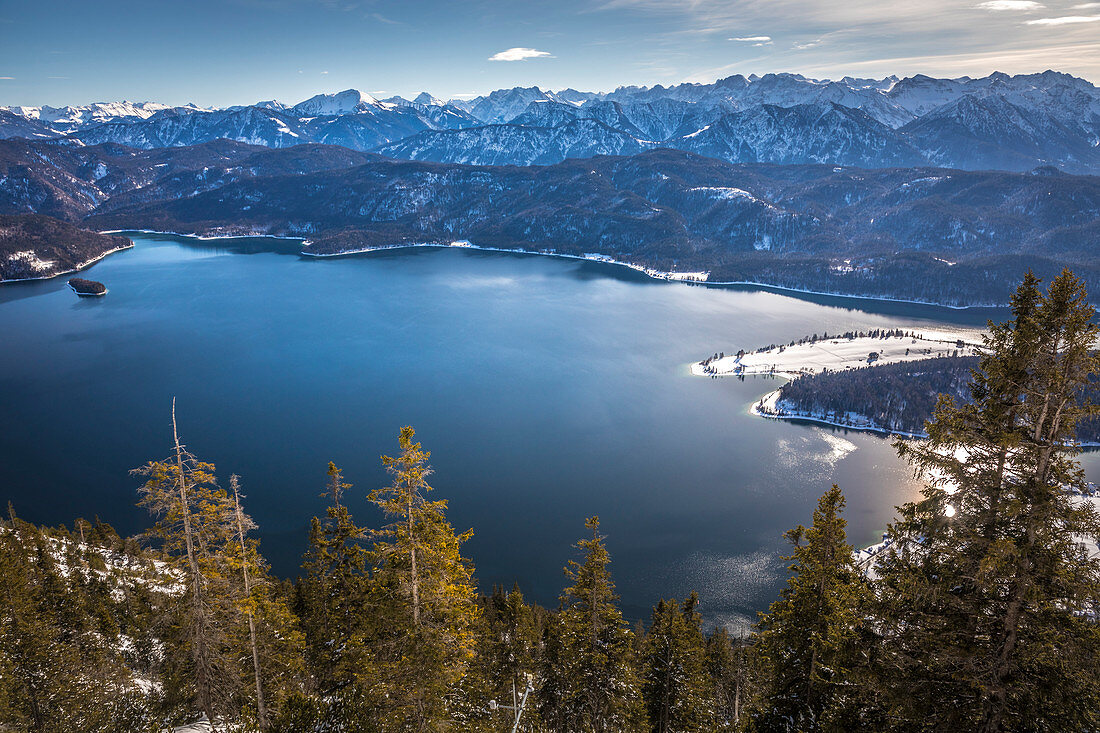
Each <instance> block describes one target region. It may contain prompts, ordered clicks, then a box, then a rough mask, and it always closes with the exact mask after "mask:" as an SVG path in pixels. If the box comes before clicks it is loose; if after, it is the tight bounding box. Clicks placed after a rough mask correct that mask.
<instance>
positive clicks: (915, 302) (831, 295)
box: [701, 280, 1009, 311]
mask: <svg viewBox="0 0 1100 733" xmlns="http://www.w3.org/2000/svg"><path fill="white" fill-rule="evenodd" d="M701 284H702V285H708V286H710V285H715V286H719V287H724V286H735V287H746V286H747V287H753V288H760V289H762V290H779V291H781V292H782V293H800V294H802V295H820V296H824V297H828V298H847V299H849V300H874V301H878V302H882V303H904V304H907V305H927V306H931V307H933V308H949V309H951V310H955V311H965V310H971V309H977V308H1008V307H1009V306H1008V304H1007V303H1005V304H1002V305H997V304H993V303H976V304H974V305H949V304H947V303H937V302H935V301H931V300H913V299H910V298H891V297H889V296H886V295H852V294H850V293H835V292H829V291H827V290H807V289H805V288H794V287H788V286H785V285H768V284H767V283H759V282H752V281H750V280H729V281H726V282H719V281H707V282H705V283H701Z"/></svg>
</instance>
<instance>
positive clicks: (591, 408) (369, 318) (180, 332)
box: [0, 235, 989, 620]
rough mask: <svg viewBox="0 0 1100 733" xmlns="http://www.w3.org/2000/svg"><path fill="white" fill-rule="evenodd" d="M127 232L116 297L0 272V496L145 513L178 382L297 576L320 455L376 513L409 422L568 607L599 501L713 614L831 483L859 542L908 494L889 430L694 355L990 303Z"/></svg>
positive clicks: (212, 448)
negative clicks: (764, 397) (571, 575)
mask: <svg viewBox="0 0 1100 733" xmlns="http://www.w3.org/2000/svg"><path fill="white" fill-rule="evenodd" d="M134 239H135V241H136V242H137V247H136V248H134V249H132V250H129V251H126V252H123V253H119V254H115V255H112V256H110V257H108V258H107V259H106V260H104V261H102V262H100V263H99V264H97V265H95V266H94V267H93V268H91V269H90V270H88V272H87V273H86V276H87V277H90V278H93V279H97V280H102V281H103V282H104V283H106V284H107V286H108V287H109V288H110V293H109V295H107V296H106V297H105V298H101V299H78V298H77V297H76V296H75V295H74V294H73V293H72V292H70V291H69V290H68V288H67V287H66V286H65V282H64V280H65V279H64V278H60V279H57V280H53V281H48V282H39V283H28V284H9V285H5V286H3V287H0V500H3V501H7V500H11V501H12V502H14V505H15V508H16V511H17V513H19V514H20V515H22V516H23V517H24V518H26V519H28V520H32V521H38V522H48V523H61V522H66V523H69V522H71V521H72V520H73V518H74V517H77V516H84V517H87V518H92V517H94V516H96V515H98V516H99V517H101V518H102V519H104V520H106V521H109V522H111V523H112V524H114V525H115V526H116V527H118V528H119V530H120V531H122V532H124V533H132V532H137V531H139V530H141V529H142V528H143V527H144V526H146V525H147V523H148V520H147V518H146V517H145V516H144V514H143V513H142V512H141V511H140V510H139V509H137V508H136V507H135V506H134V502H135V500H136V494H135V489H136V487H137V486H138V483H139V482H138V481H137V480H136V479H134V478H132V477H130V476H129V475H128V474H127V470H128V469H130V468H133V467H135V466H139V465H141V464H142V463H144V462H146V461H148V460H150V459H155V458H160V457H163V456H165V455H167V453H168V449H169V443H170V437H171V436H170V424H169V407H170V402H171V398H172V396H173V395H175V396H176V397H177V399H178V414H179V420H180V429H181V433H182V435H183V437H184V439H185V440H186V441H187V443H188V444H189V446H190V447H191V449H192V450H193V451H194V452H195V453H196V454H197V455H198V456H199V457H201V458H203V459H206V460H210V461H213V462H215V463H216V464H217V465H218V468H219V474H220V475H221V476H223V478H224V477H227V476H228V475H229V473H231V472H235V473H239V474H240V475H241V476H242V477H243V483H244V487H245V491H246V493H247V495H248V500H247V505H248V509H249V511H250V512H251V513H252V515H253V516H254V517H255V519H256V520H257V521H258V523H259V524H260V527H261V535H262V538H263V547H264V550H265V552H266V554H267V555H268V557H269V558H270V559H271V560H272V562H273V563H274V565H275V568H276V570H277V571H279V572H281V573H284V574H293V573H294V571H295V568H296V565H297V561H298V557H299V556H300V554H301V552H302V550H303V549H304V546H305V531H306V527H307V524H308V521H309V518H310V517H311V516H312V515H314V514H317V513H320V512H322V511H323V502H322V500H321V499H319V498H318V493H319V492H320V491H321V489H322V484H323V480H324V472H325V467H326V463H327V461H329V460H334V461H336V462H337V463H338V464H339V465H340V466H342V467H343V468H344V470H345V474H346V476H347V478H348V480H349V481H351V482H353V483H354V484H355V488H354V489H353V490H352V494H353V501H352V506H353V509H355V510H356V511H357V515H358V516H359V518H360V519H361V520H363V521H364V522H369V523H376V522H377V521H378V517H377V516H376V515H375V514H374V513H373V512H372V511H371V510H370V509H369V508H368V507H367V506H366V503H365V501H364V499H363V497H364V496H365V494H366V492H367V491H368V490H369V489H370V488H372V487H374V486H377V485H381V484H382V483H383V482H384V481H385V476H384V474H383V472H382V470H381V466H380V462H379V456H380V454H382V453H392V452H393V451H394V450H395V449H396V437H397V431H398V429H399V428H400V426H402V425H406V424H411V425H413V426H415V427H416V429H417V434H418V437H419V438H420V439H421V440H422V441H423V442H424V444H425V447H427V448H428V449H430V450H431V451H432V453H433V456H432V462H433V464H434V466H435V469H436V475H435V476H434V482H433V483H434V485H435V487H436V489H437V493H438V494H439V495H440V496H442V497H445V498H447V499H448V500H449V501H450V517H451V518H452V520H453V522H454V524H455V525H456V527H458V528H459V529H466V528H467V527H473V528H474V530H475V536H474V539H473V540H472V541H471V542H470V543H469V544H468V545H467V546H466V553H467V555H468V556H469V557H471V558H472V559H473V561H474V563H475V565H476V567H477V574H478V577H479V579H480V581H481V583H482V586H483V587H485V588H488V587H491V585H492V584H494V583H503V584H507V585H509V586H510V585H511V584H512V583H513V582H514V581H518V582H519V583H520V585H521V586H522V587H523V588H524V589H525V591H526V592H527V593H528V595H529V596H532V597H533V598H535V599H536V600H538V601H540V602H542V603H546V604H553V603H555V599H556V597H557V594H558V592H559V590H560V588H561V586H562V584H563V583H562V581H563V579H562V573H561V568H562V566H563V565H564V563H565V561H566V559H567V558H568V557H570V553H571V544H572V543H573V542H574V541H575V540H576V539H577V538H578V537H579V536H580V535H581V534H582V533H583V532H584V526H583V523H584V518H585V517H586V516H589V515H592V514H598V515H600V518H601V522H602V527H603V529H604V530H605V532H606V533H607V535H608V536H609V544H610V548H611V551H612V557H613V566H612V567H613V572H614V576H615V579H616V581H617V583H618V588H619V591H620V592H621V594H622V597H623V603H624V607H625V608H626V610H627V613H628V615H629V616H631V617H639V616H643V615H646V614H647V612H648V608H649V606H650V605H651V604H652V603H654V602H655V601H656V600H657V599H658V598H660V597H671V596H683V595H685V594H686V593H688V592H689V591H690V590H691V589H697V590H698V591H699V592H700V594H701V596H702V599H703V603H704V610H705V611H706V612H707V614H708V616H709V617H710V618H711V619H713V620H733V619H736V618H738V617H741V616H744V615H751V614H752V613H753V612H755V611H756V610H757V609H761V608H763V607H765V606H766V605H767V603H768V602H770V601H771V600H772V599H773V598H774V596H775V593H776V591H777V589H778V587H779V585H780V584H781V582H782V571H781V568H782V566H781V564H780V563H779V561H778V559H777V553H778V551H779V550H780V549H781V542H780V540H779V538H780V535H781V533H782V532H783V531H784V530H786V529H788V528H789V527H791V526H793V525H795V524H797V523H800V522H802V523H808V522H809V521H810V513H811V511H812V507H813V505H814V502H815V500H816V498H817V497H818V495H819V494H820V493H821V492H822V491H823V490H824V489H825V488H827V487H828V486H829V485H830V484H832V483H833V482H837V483H839V484H840V485H841V486H842V487H843V488H844V489H845V491H846V493H847V497H848V506H849V511H848V519H849V522H850V531H851V537H852V539H853V541H855V542H870V541H873V540H875V539H877V537H878V534H879V532H880V531H881V529H882V527H883V526H884V525H885V523H886V522H887V521H888V520H889V519H890V518H891V516H892V507H893V506H894V505H895V504H897V503H900V502H902V501H905V500H906V499H908V498H910V497H911V496H913V495H914V492H915V490H916V488H915V485H914V484H913V482H912V481H911V480H910V479H909V477H908V473H907V470H906V469H905V467H904V466H902V465H901V464H900V463H899V461H898V460H897V459H896V458H895V457H894V455H893V451H892V449H891V448H890V446H889V443H888V442H887V441H885V440H883V439H882V438H879V437H875V436H872V435H867V434H861V433H853V432H838V431H833V430H829V429H824V428H819V427H813V426H807V425H794V424H789V423H782V422H773V421H767V420H762V419H759V418H754V417H751V416H749V415H748V414H747V413H746V410H747V408H748V406H749V405H750V403H752V402H753V401H755V400H756V399H757V398H758V397H759V396H760V395H761V394H762V393H764V392H766V391H770V389H772V388H773V387H774V386H776V385H777V383H775V382H772V381H768V380H763V379H758V380H748V381H744V382H740V381H737V380H735V379H724V380H711V379H702V378H697V377H690V376H689V375H688V373H687V364H688V363H689V362H691V361H694V360H697V359H699V358H701V357H704V356H706V355H708V354H710V353H713V352H714V351H720V350H724V351H727V352H728V351H734V350H736V349H737V348H741V347H744V348H753V347H756V346H760V345H764V344H769V343H772V342H780V341H789V340H792V339H795V338H798V337H801V336H803V335H807V334H809V333H814V332H821V331H823V330H828V331H829V332H836V331H843V330H848V329H868V328H876V327H893V326H898V325H900V326H928V325H931V324H937V323H944V322H946V321H952V322H954V323H957V324H964V325H976V324H980V323H982V322H984V319H985V318H986V317H987V316H988V315H989V314H988V313H974V312H952V311H947V310H943V309H934V308H926V307H918V306H900V305H896V304H895V305H890V304H880V306H879V307H878V312H869V311H867V310H855V309H852V304H853V303H855V302H856V301H841V300H836V299H828V298H818V299H816V300H817V302H813V301H811V300H806V299H796V298H792V297H787V296H784V295H778V294H774V293H767V292H760V291H751V290H740V291H738V290H723V289H712V288H704V287H697V286H694V287H693V286H687V285H681V284H672V283H659V282H654V281H650V280H646V279H643V278H642V277H641V276H638V275H635V274H634V273H631V272H630V271H627V270H623V269H620V268H614V267H612V266H607V265H599V264H594V263H584V262H578V261H569V260H560V259H551V258H543V257H525V256H518V255H506V254H495V253H494V254H490V253H478V252H472V251H457V250H432V249H418V250H406V251H403V252H395V253H389V254H379V255H370V256H365V257H359V258H346V259H340V260H323V261H316V260H306V259H302V258H299V257H298V256H297V255H296V254H294V253H295V252H296V250H297V247H296V245H294V244H293V243H279V242H276V241H274V240H234V241H224V240H223V241H220V242H216V243H213V242H210V243H198V242H194V241H188V240H177V239H172V238H168V237H153V236H146V235H141V236H135V237H134ZM280 250H281V251H280ZM859 305H860V306H861V307H864V308H872V309H873V308H875V307H876V306H875V304H868V303H866V302H859Z"/></svg>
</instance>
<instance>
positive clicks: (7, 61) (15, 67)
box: [0, 0, 1100, 107]
mask: <svg viewBox="0 0 1100 733" xmlns="http://www.w3.org/2000/svg"><path fill="white" fill-rule="evenodd" d="M0 28H2V29H3V35H4V40H5V43H4V44H2V46H0V103H2V104H4V105H10V106H16V105H23V106H41V105H50V106H63V105H66V104H86V103H89V102H92V101H118V100H123V99H126V100H137V101H156V102H163V103H165V104H171V105H182V104H186V103H192V102H193V103H195V104H197V105H200V106H204V107H225V106H230V105H233V104H242V103H248V102H254V101H259V100H266V99H278V100H282V101H298V100H302V99H306V98H308V97H310V96H313V95H314V94H316V93H318V92H319V91H322V90H343V89H348V88H354V89H359V90H362V91H364V92H367V93H369V94H371V95H372V96H375V97H389V96H394V95H400V96H405V97H409V96H414V95H415V94H417V93H419V92H421V91H428V92H429V93H431V94H432V95H433V96H436V97H438V98H440V99H449V98H465V97H471V96H477V95H479V94H485V93H488V92H490V91H493V90H495V89H505V88H510V87H515V86H525V87H529V86H539V87H541V88H543V89H564V88H569V87H572V88H575V89H580V90H585V91H589V90H599V91H610V90H612V89H614V88H616V87H618V86H653V85H656V84H662V85H664V86H668V85H669V84H676V83H681V82H709V81H713V80H715V79H719V78H724V77H726V76H730V75H732V74H738V73H740V74H744V75H745V76H749V75H750V74H754V73H755V74H758V75H763V74H765V73H769V72H771V73H781V72H783V71H787V72H789V73H799V74H803V75H805V76H807V77H810V78H815V79H823V78H830V79H840V78H842V77H844V76H852V77H859V78H883V77H886V76H890V75H896V76H899V77H905V76H912V75H914V74H918V73H922V74H926V75H928V76H932V77H939V78H945V77H946V78H954V77H959V76H970V77H983V76H987V75H988V74H990V73H992V72H993V71H1002V72H1004V73H1007V74H1013V75H1014V74H1019V73H1038V72H1041V71H1043V70H1046V69H1055V70H1059V71H1063V72H1065V73H1069V74H1072V75H1074V76H1078V77H1082V78H1085V79H1089V80H1093V79H1100V35H1098V34H1097V32H1096V31H1097V29H1100V2H1079V1H1077V0H1061V1H1059V2H1037V1H1036V0H986V1H984V2H981V1H971V2H958V1H957V0H931V1H930V2H928V3H924V4H922V5H921V6H920V7H916V6H914V5H912V4H908V3H901V2H875V1H874V0H854V1H853V2H849V3H846V4H844V5H843V6H836V5H835V4H827V3H822V2H819V1H818V0H772V1H771V2H767V3H764V2H761V0H734V1H733V2H729V1H725V0H602V1H600V2H585V1H582V0H560V1H559V2H542V1H536V2H529V3H523V4H521V5H518V6H517V5H512V4H506V3H503V2H501V1H500V0H473V1H471V2H467V3H461V4H458V3H444V2H440V1H439V0H425V1H424V2H417V3H399V2H395V1H393V0H373V1H361V0H228V2H213V0H197V1H196V2H194V3H191V4H188V5H186V6H182V5H168V4H159V3H154V4H142V3H134V2H131V1H130V0H107V1H106V2H104V3H99V4H96V5H94V6H93V5H83V4H76V3H72V2H62V1H59V0H43V1H42V2H38V3H16V2H14V1H13V0H0ZM959 49H966V50H965V51H960V50H959Z"/></svg>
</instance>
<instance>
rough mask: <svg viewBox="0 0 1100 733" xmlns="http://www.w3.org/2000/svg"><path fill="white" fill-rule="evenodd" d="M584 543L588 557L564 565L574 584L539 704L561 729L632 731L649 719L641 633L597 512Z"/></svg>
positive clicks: (549, 650)
mask: <svg viewBox="0 0 1100 733" xmlns="http://www.w3.org/2000/svg"><path fill="white" fill-rule="evenodd" d="M585 527H587V528H588V529H589V530H591V532H592V535H591V537H590V538H586V539H582V540H580V541H579V542H578V543H577V548H578V550H579V551H580V552H581V554H582V556H583V559H582V560H581V561H580V562H578V561H576V560H570V561H569V565H568V566H567V567H566V568H565V573H566V576H567V577H568V578H569V580H570V583H571V585H570V586H569V587H567V588H566V589H565V590H564V591H563V593H562V596H561V609H560V610H559V611H558V614H557V619H556V621H555V623H554V624H553V625H552V626H551V628H550V630H549V632H548V634H547V640H546V654H545V660H544V670H543V680H542V685H541V687H540V689H539V691H538V707H539V711H540V715H541V719H542V721H543V723H544V724H546V725H547V726H549V727H550V728H552V729H554V730H570V731H632V730H641V729H642V728H644V725H645V710H644V707H643V704H642V696H641V680H640V678H639V673H638V669H637V661H636V658H635V652H634V634H632V633H631V632H630V630H629V629H628V628H627V625H626V622H625V621H624V620H623V616H622V612H621V611H620V610H619V608H618V606H617V605H616V603H617V601H618V597H617V596H616V595H615V587H614V585H613V583H612V582H611V573H610V572H609V570H608V565H609V564H610V562H611V556H610V554H609V553H608V551H607V547H606V546H605V544H604V539H605V538H604V537H603V536H602V535H601V534H600V533H599V528H600V522H599V518H598V517H591V518H590V519H588V520H587V521H586V522H585Z"/></svg>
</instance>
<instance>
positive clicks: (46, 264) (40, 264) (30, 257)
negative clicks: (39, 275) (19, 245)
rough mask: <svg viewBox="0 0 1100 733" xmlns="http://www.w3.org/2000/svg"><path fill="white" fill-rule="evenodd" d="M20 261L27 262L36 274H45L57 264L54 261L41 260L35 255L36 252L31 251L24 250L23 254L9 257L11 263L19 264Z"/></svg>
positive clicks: (17, 253) (18, 253)
mask: <svg viewBox="0 0 1100 733" xmlns="http://www.w3.org/2000/svg"><path fill="white" fill-rule="evenodd" d="M19 260H22V261H23V262H25V263H26V264H27V266H28V267H30V268H31V269H32V270H34V271H35V272H44V271H46V270H49V269H50V268H52V267H53V266H54V265H56V264H57V263H56V262H55V261H54V260H43V259H41V258H40V257H39V256H38V255H37V254H35V252H34V250H31V249H27V250H23V251H22V252H13V253H12V254H10V255H8V261H10V262H18V261H19Z"/></svg>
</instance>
